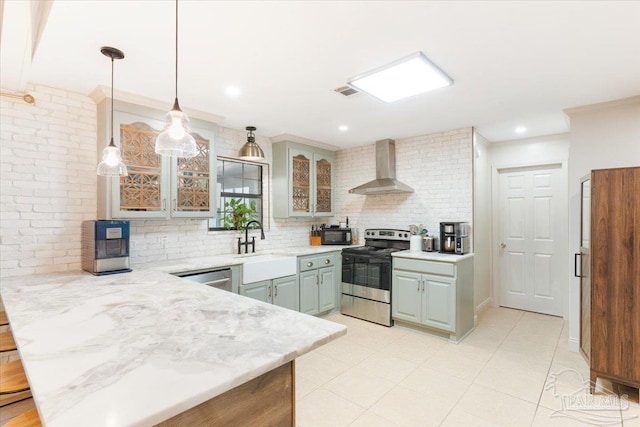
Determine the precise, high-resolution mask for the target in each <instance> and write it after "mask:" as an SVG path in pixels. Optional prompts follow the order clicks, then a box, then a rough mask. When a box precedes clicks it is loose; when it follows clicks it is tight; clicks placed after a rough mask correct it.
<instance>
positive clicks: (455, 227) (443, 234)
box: [440, 222, 467, 254]
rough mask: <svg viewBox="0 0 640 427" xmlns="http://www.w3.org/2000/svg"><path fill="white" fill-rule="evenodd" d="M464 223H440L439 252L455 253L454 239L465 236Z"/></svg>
mask: <svg viewBox="0 0 640 427" xmlns="http://www.w3.org/2000/svg"><path fill="white" fill-rule="evenodd" d="M466 225H467V223H466V222H441V223H440V252H442V253H447V254H455V253H456V238H458V237H462V236H466V235H467V228H466Z"/></svg>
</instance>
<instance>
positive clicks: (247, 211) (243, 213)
mask: <svg viewBox="0 0 640 427" xmlns="http://www.w3.org/2000/svg"><path fill="white" fill-rule="evenodd" d="M224 212H225V215H224V228H226V229H227V230H242V229H243V228H245V227H246V225H247V223H248V222H249V221H251V220H252V219H257V217H258V209H257V207H256V202H255V200H252V201H251V202H250V203H249V204H248V205H247V204H246V203H245V202H243V201H242V199H231V200H229V201H227V202H225V204H224Z"/></svg>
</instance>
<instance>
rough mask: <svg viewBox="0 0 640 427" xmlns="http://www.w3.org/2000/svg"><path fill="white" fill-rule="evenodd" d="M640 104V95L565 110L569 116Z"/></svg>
mask: <svg viewBox="0 0 640 427" xmlns="http://www.w3.org/2000/svg"><path fill="white" fill-rule="evenodd" d="M633 104H640V95H636V96H631V97H629V98H622V99H616V100H614V101H607V102H599V103H597V104H589V105H581V106H579V107H571V108H565V109H564V110H562V111H564V113H565V114H567V115H568V116H573V115H576V114H583V113H592V112H596V111H602V110H610V109H613V108H618V107H623V106H627V105H633Z"/></svg>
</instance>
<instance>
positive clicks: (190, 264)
mask: <svg viewBox="0 0 640 427" xmlns="http://www.w3.org/2000/svg"><path fill="white" fill-rule="evenodd" d="M355 246H360V245H350V246H337V245H324V246H309V245H308V246H298V247H295V246H294V247H289V248H284V249H278V250H272V251H258V252H255V253H249V254H240V255H238V254H228V255H211V256H203V257H194V258H181V259H175V260H161V261H153V262H145V263H141V264H133V265H132V266H131V268H132V269H134V270H157V271H164V272H166V273H182V272H185V271H197V270H204V269H207V268H218V267H225V266H232V265H241V264H243V263H244V262H245V260H247V259H249V258H250V256H251V255H268V254H274V255H287V256H304V255H315V254H321V253H327V252H337V251H341V250H342V248H350V247H355Z"/></svg>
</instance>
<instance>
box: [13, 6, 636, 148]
mask: <svg viewBox="0 0 640 427" xmlns="http://www.w3.org/2000/svg"><path fill="white" fill-rule="evenodd" d="M174 7H175V6H174V2H173V1H157V0H156V1H151V0H144V1H98V0H93V1H77V0H71V1H68V0H67V1H65V0H56V1H55V2H54V4H53V7H52V9H51V12H50V15H49V20H48V22H47V24H46V28H45V30H44V34H43V36H42V39H41V41H40V45H39V48H38V50H37V52H36V55H35V58H34V61H33V63H32V65H31V67H30V69H29V70H28V73H29V76H28V80H29V81H32V82H37V83H40V84H45V85H50V86H53V87H61V88H65V89H69V90H73V91H77V92H80V93H84V94H89V93H90V92H92V91H93V90H94V89H95V88H96V86H98V85H105V86H109V85H110V64H109V60H108V59H107V58H105V57H104V56H102V55H101V54H100V51H99V49H100V47H101V46H105V45H107V46H114V47H117V48H119V49H121V50H123V51H124V53H125V55H126V57H125V59H124V60H122V61H118V62H116V64H115V65H116V74H115V75H116V83H115V86H116V89H117V90H120V91H125V92H130V93H133V94H137V95H141V96H145V97H148V98H154V99H158V100H162V101H166V103H167V108H169V107H170V104H171V103H172V101H173V91H174V89H173V82H174V80H173V79H174V57H173V55H174ZM179 7H180V59H179V67H180V71H179V72H180V75H179V98H180V103H181V105H182V106H183V107H187V108H193V109H198V110H202V111H205V112H209V113H213V114H217V115H220V116H223V117H225V120H224V121H223V122H222V123H221V124H223V125H224V126H228V127H232V128H237V129H243V128H244V127H245V126H247V125H254V126H257V127H258V132H257V133H258V134H260V135H264V136H269V137H274V136H277V135H280V134H292V135H296V136H299V137H303V138H308V139H312V140H315V141H320V142H324V143H328V144H332V145H335V146H338V147H351V146H358V145H365V144H371V143H373V142H374V141H375V140H378V139H382V138H388V137H389V138H395V139H398V138H404V137H410V136H416V135H423V134H428V133H433V132H439V131H446V130H451V129H457V128H460V127H466V126H476V127H477V129H478V131H479V132H480V133H481V134H482V135H484V136H485V137H486V138H487V139H489V140H490V141H500V140H510V139H517V138H523V137H531V136H537V135H545V134H552V133H561V132H566V131H568V125H567V122H566V120H565V117H564V115H563V113H562V109H563V108H568V107H574V106H579V105H586V104H592V103H597V102H603V101H609V100H614V99H619V98H624V97H628V96H633V95H638V94H640V24H638V23H639V22H640V2H638V1H628V2H615V1H603V2H597V1H592V2H588V1H568V2H559V1H554V2H551V1H545V2H533V1H532V2H506V1H496V2H487V1H475V2H427V1H424V2H419V1H410V2H401V1H370V2H361V1H358V2H357V1H342V2H338V1H333V2H329V1H281V2H272V1H224V2H222V1H202V0H201V1H189V0H182V1H181V2H180V4H179ZM4 19H5V22H6V20H7V19H10V17H7V16H5V17H4ZM2 43H3V44H4V43H10V41H8V40H6V38H4V37H3V40H2ZM416 51H422V52H424V53H425V54H426V55H427V56H428V57H429V58H430V59H431V60H432V61H434V62H435V63H436V64H437V65H438V66H440V67H441V68H442V69H443V70H444V71H445V72H446V73H447V74H448V75H449V76H451V77H452V78H453V80H454V85H453V86H450V87H447V88H443V89H439V90H437V91H434V92H431V93H427V94H422V95H418V96H416V97H413V98H409V99H406V100H402V101H398V102H395V103H393V104H384V103H382V102H381V101H379V100H377V99H375V98H373V97H371V96H369V95H366V94H364V93H360V94H357V95H354V96H351V97H344V96H343V95H340V94H337V93H335V92H334V91H333V89H335V88H337V87H339V86H344V85H345V83H346V80H347V79H348V78H349V77H352V76H354V75H357V74H360V73H363V72H366V71H368V70H371V69H373V68H376V67H378V66H380V65H383V64H385V63H388V62H391V61H393V60H396V59H398V58H401V57H403V56H406V55H409V54H411V53H413V52H416ZM229 85H235V86H237V87H239V88H240V89H241V95H240V96H238V97H237V98H231V97H229V96H228V95H226V93H225V90H226V88H227V87H228V86H229ZM339 125H347V126H349V131H348V132H340V131H339V130H338V126H339ZM516 126H525V127H526V128H527V129H528V130H527V132H526V133H524V134H521V135H518V134H516V133H515V132H514V128H515V127H516Z"/></svg>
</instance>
